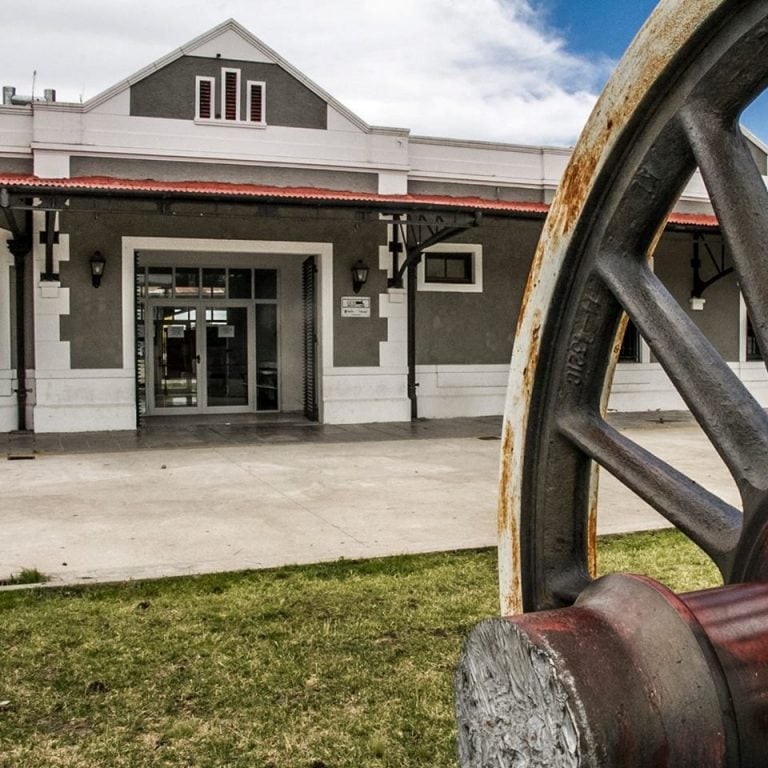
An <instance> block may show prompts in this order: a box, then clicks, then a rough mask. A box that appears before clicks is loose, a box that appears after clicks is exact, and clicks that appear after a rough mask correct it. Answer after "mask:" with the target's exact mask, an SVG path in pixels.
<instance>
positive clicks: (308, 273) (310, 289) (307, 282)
mask: <svg viewBox="0 0 768 768" xmlns="http://www.w3.org/2000/svg"><path fill="white" fill-rule="evenodd" d="M316 277H317V268H316V267H315V257H314V256H310V257H309V258H308V259H307V260H306V261H305V262H304V263H303V265H302V289H303V299H304V415H305V416H306V417H307V418H308V419H309V420H310V421H317V420H318V407H317V317H316V305H317V301H316V290H317V288H316V282H317V280H316Z"/></svg>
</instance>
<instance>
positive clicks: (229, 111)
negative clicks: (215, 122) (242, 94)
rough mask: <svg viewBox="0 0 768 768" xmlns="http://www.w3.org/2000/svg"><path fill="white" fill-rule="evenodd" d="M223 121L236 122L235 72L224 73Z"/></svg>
mask: <svg viewBox="0 0 768 768" xmlns="http://www.w3.org/2000/svg"><path fill="white" fill-rule="evenodd" d="M224 119H225V120H237V72H225V73H224Z"/></svg>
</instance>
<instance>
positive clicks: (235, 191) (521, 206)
mask: <svg viewBox="0 0 768 768" xmlns="http://www.w3.org/2000/svg"><path fill="white" fill-rule="evenodd" d="M0 186H3V187H10V188H12V189H18V190H27V189H28V190H30V191H35V192H40V193H55V192H57V191H62V192H72V193H87V192H105V193H112V194H119V193H121V192H122V193H127V194H133V195H147V194H151V195H159V196H164V195H181V196H184V197H187V196H189V197H215V198H218V199H221V198H229V199H243V198H247V199H254V200H263V201H265V202H271V201H275V200H286V201H288V200H290V201H294V202H304V201H306V202H317V203H335V204H339V203H342V204H343V203H358V204H365V205H377V206H390V205H391V206H405V207H408V208H416V207H425V208H445V209H454V210H465V211H466V210H472V211H487V212H497V213H521V214H526V213H527V214H533V215H536V216H543V215H545V214H546V213H547V211H549V205H547V204H546V203H538V202H528V201H521V200H489V199H486V198H481V197H452V196H450V195H410V194H409V195H380V194H377V193H375V192H350V191H345V190H335V189H321V188H317V187H273V186H267V185H263V184H232V183H225V182H218V181H155V180H153V179H118V178H113V177H110V176H77V177H74V178H66V179H45V178H39V177H37V176H32V175H29V174H21V173H2V174H0ZM669 223H671V224H676V225H680V226H691V227H717V226H718V222H717V219H716V218H715V217H714V216H711V215H706V214H690V213H673V214H672V215H671V216H670V217H669Z"/></svg>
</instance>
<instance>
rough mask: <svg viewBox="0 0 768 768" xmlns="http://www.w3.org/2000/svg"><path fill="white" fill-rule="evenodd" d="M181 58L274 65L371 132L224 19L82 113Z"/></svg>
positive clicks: (104, 93)
mask: <svg viewBox="0 0 768 768" xmlns="http://www.w3.org/2000/svg"><path fill="white" fill-rule="evenodd" d="M182 56H198V57H204V58H211V59H217V58H223V59H234V60H239V61H248V62H257V63H266V64H276V65H277V66H278V67H280V68H281V69H283V70H285V71H286V72H287V73H288V74H289V75H291V76H292V77H294V78H295V79H296V80H298V81H299V82H300V83H302V85H304V86H305V87H306V88H308V89H309V90H310V91H312V92H313V93H314V94H315V95H317V96H318V97H319V98H320V99H322V100H323V101H324V102H325V103H326V104H327V105H328V106H329V107H330V108H331V109H332V110H333V111H335V112H336V113H338V114H339V115H341V116H342V117H343V118H345V120H346V121H348V122H349V123H351V124H352V125H353V126H355V127H356V128H358V129H359V130H361V131H364V132H365V133H370V132H371V126H370V125H368V123H366V122H365V121H364V120H362V119H361V118H360V117H358V116H357V115H356V114H354V113H353V112H351V111H350V110H349V109H347V108H346V107H345V106H344V105H343V104H341V103H340V102H338V101H337V100H336V99H334V98H333V96H331V95H330V94H329V93H328V92H327V91H325V90H323V89H322V88H321V87H320V86H319V85H317V84H316V83H314V82H313V81H312V80H310V79H309V78H308V77H307V76H306V75H305V74H304V73H302V72H300V71H299V70H298V69H296V68H295V67H294V66H293V65H292V64H290V63H289V62H288V61H286V60H285V59H284V58H283V57H282V56H280V55H279V54H278V53H277V52H276V51H274V50H272V48H270V47H269V46H268V45H266V44H265V43H263V42H262V41H261V40H259V39H258V38H257V37H255V36H254V35H252V34H251V33H250V32H249V31H248V30H247V29H246V28H245V27H243V26H242V25H241V24H239V23H238V22H237V21H235V20H234V19H228V20H227V21H225V22H223V23H221V24H219V25H218V26H216V27H214V28H213V29H211V30H209V31H208V32H204V33H203V34H202V35H199V36H198V37H196V38H195V39H194V40H191V41H190V42H188V43H186V44H185V45H182V46H181V47H180V48H177V49H176V50H174V51H171V52H170V53H169V54H167V55H166V56H163V57H162V58H160V59H158V60H157V61H155V62H153V63H152V64H149V65H148V66H146V67H144V68H143V69H140V70H139V71H138V72H135V73H134V74H133V75H131V76H130V77H127V78H126V79H125V80H123V81H122V82H120V83H117V84H116V85H114V86H112V87H111V88H108V89H107V90H105V91H102V93H100V94H98V95H97V96H94V97H93V98H92V99H89V100H88V101H87V102H86V103H85V104H84V105H83V109H84V111H86V112H88V111H91V110H94V109H96V108H98V107H100V106H101V105H102V104H104V103H106V102H107V101H110V100H112V99H114V98H116V97H119V96H121V95H123V94H124V93H125V92H126V91H128V89H130V87H131V86H132V85H135V84H136V83H139V82H141V81H142V80H144V79H145V78H146V77H149V76H150V75H152V74H154V73H156V72H158V71H159V70H160V69H162V68H164V67H166V66H168V65H169V64H171V63H173V62H175V61H177V60H178V59H180V58H181V57H182Z"/></svg>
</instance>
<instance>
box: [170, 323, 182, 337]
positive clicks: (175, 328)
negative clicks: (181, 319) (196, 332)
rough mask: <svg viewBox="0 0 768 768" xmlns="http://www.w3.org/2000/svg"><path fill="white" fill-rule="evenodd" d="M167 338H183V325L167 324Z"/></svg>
mask: <svg viewBox="0 0 768 768" xmlns="http://www.w3.org/2000/svg"><path fill="white" fill-rule="evenodd" d="M168 338H169V339H183V338H184V326H183V325H169V326H168Z"/></svg>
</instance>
